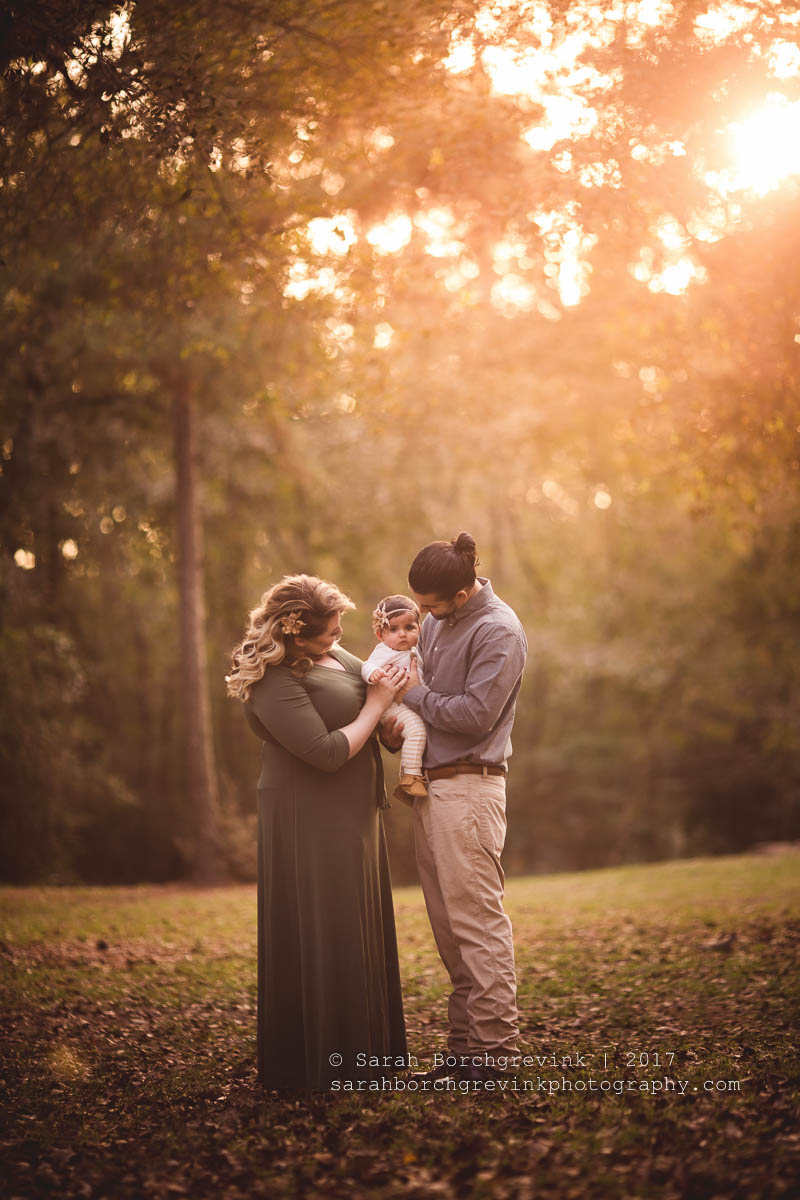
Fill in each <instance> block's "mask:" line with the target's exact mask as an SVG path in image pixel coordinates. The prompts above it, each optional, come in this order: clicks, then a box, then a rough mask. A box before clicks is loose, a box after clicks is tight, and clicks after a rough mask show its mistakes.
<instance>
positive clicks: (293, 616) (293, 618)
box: [279, 612, 305, 637]
mask: <svg viewBox="0 0 800 1200" xmlns="http://www.w3.org/2000/svg"><path fill="white" fill-rule="evenodd" d="M279 620H280V623H281V630H282V631H283V634H284V637H288V636H289V635H290V634H294V635H297V634H298V633H299V632H300V630H301V629H302V628H303V626H304V625H305V621H301V620H300V613H299V612H290V613H285V614H284V615H283V616H282V617H280V618H279Z"/></svg>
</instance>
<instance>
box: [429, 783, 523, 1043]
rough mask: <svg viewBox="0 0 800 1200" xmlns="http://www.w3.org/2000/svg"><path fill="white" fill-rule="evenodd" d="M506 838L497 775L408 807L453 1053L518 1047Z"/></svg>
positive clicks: (432, 786)
mask: <svg viewBox="0 0 800 1200" xmlns="http://www.w3.org/2000/svg"><path fill="white" fill-rule="evenodd" d="M505 837H506V781H505V778H504V777H503V776H502V775H455V776H453V777H452V778H450V779H436V780H433V781H432V782H431V783H429V784H428V796H427V797H425V798H423V797H417V799H416V800H415V803H414V842H415V847H416V852H417V868H418V870H419V876H420V882H421V883H422V890H423V892H424V894H425V904H426V907H427V909H428V916H429V918H430V922H431V927H432V929H433V936H434V938H435V939H436V946H437V948H438V950H439V954H440V956H441V959H442V962H443V963H444V965H445V967H446V968H447V971H448V974H449V975H450V979H451V982H452V984H453V992H452V994H451V996H450V1001H449V1006H448V1016H449V1020H450V1038H449V1048H450V1050H451V1052H452V1053H454V1054H466V1053H471V1054H474V1053H479V1052H489V1051H502V1052H503V1054H508V1053H509V1052H511V1051H515V1050H516V1049H517V1038H518V1036H519V1028H518V1025H517V1021H518V1014H517V981H516V974H515V970H514V943H513V941H512V936H511V921H510V920H509V919H508V917H507V916H506V914H505V912H504V910H503V882H504V876H503V869H502V867H501V866H500V854H501V852H502V849H503V845H504V843H505Z"/></svg>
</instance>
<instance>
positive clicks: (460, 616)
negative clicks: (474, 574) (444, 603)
mask: <svg viewBox="0 0 800 1200" xmlns="http://www.w3.org/2000/svg"><path fill="white" fill-rule="evenodd" d="M478 583H480V584H481V585H482V586H481V588H480V589H479V591H477V592H476V593H475V595H474V596H470V598H469V600H468V601H467V603H466V604H462V605H461V608H457V609H456V611H455V612H454V613H453V615H452V616H451V617H448V618H447V624H448V625H457V624H458V622H459V621H463V620H464V619H465V618H467V617H473V616H475V614H476V613H479V612H480V611H481V610H482V609H484V608H485V607H486V605H487V604H488V603H489V601H490V600H492V599H493V598H494V591H493V590H492V584H491V580H489V579H484V578H483V577H482V576H481V575H479V576H478Z"/></svg>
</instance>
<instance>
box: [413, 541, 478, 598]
mask: <svg viewBox="0 0 800 1200" xmlns="http://www.w3.org/2000/svg"><path fill="white" fill-rule="evenodd" d="M479 562H480V559H479V558H478V550H477V547H476V545H475V538H474V537H473V536H472V534H471V533H467V532H466V531H464V532H462V533H459V535H458V537H454V538H452V539H451V540H450V541H449V542H430V543H429V544H428V545H427V546H423V548H422V549H421V550H420V552H419V554H418V555H417V557H416V558H415V559H414V561H413V562H412V564H411V569H410V570H409V572H408V582H409V584H410V586H411V590H412V591H414V592H416V593H417V595H420V596H427V595H429V594H430V593H431V592H433V593H435V594H436V595H437V596H441V597H442V598H443V599H445V600H449V599H451V597H453V596H455V594H456V592H461V591H469V590H470V588H472V587H473V586H474V584H475V580H476V579H477V575H476V572H475V568H476V567H477V566H478V564H479Z"/></svg>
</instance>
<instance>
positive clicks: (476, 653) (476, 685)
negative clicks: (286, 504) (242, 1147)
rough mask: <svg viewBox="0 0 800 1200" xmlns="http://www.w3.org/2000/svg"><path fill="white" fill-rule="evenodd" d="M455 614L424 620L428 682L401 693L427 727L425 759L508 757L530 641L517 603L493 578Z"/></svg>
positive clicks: (440, 762)
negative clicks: (515, 608) (500, 592)
mask: <svg viewBox="0 0 800 1200" xmlns="http://www.w3.org/2000/svg"><path fill="white" fill-rule="evenodd" d="M479 583H481V584H483V586H482V588H481V589H480V591H478V592H476V593H475V595H474V596H471V597H470V599H469V600H468V601H467V603H466V604H464V605H463V606H462V607H461V608H459V609H457V610H456V612H455V613H454V614H453V615H452V617H447V618H445V619H444V620H442V621H437V620H436V618H435V617H433V616H431V614H430V613H428V615H427V617H426V618H425V620H424V621H423V622H422V633H421V635H420V641H419V651H420V654H421V656H422V663H423V670H424V672H425V683H423V684H420V685H419V686H418V687H413V688H410V689H409V691H407V692H406V694H405V696H404V697H403V701H402V702H403V704H407V705H408V707H409V708H410V709H413V711H414V712H417V713H419V715H420V716H421V717H422V719H423V721H424V722H425V725H426V728H427V731H428V744H427V748H426V750H425V759H424V766H425V768H426V770H430V769H431V768H433V767H445V766H447V765H448V763H453V762H474V763H495V764H506V763H507V761H508V758H509V755H510V754H511V726H512V725H513V723H514V709H515V706H516V702H517V696H518V694H519V689H520V684H521V683H522V670H523V667H524V666H525V658H526V655H527V652H528V643H527V641H526V638H525V632H524V630H523V628H522V625H521V624H520V621H519V618H518V617H517V615H516V613H515V612H514V611H513V609H511V608H509V606H508V605H507V604H506V603H504V601H502V600H501V599H500V598H499V597H498V596H495V594H494V591H493V590H492V585H491V583H490V582H489V580H488V579H479Z"/></svg>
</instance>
